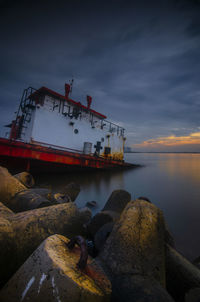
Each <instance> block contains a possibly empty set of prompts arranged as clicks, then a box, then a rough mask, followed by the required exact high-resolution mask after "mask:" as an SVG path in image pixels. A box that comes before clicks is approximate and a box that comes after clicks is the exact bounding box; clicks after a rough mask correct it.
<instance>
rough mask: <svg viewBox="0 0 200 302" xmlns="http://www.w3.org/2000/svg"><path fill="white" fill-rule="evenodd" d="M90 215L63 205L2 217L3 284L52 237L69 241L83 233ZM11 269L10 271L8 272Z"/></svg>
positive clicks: (0, 275) (0, 273)
mask: <svg viewBox="0 0 200 302" xmlns="http://www.w3.org/2000/svg"><path fill="white" fill-rule="evenodd" d="M90 217H91V212H90V211H88V210H87V209H86V210H85V211H79V210H78V209H77V207H76V205H75V204H74V203H72V202H71V203H66V204H60V205H55V206H50V207H45V208H41V209H36V210H32V211H26V212H21V213H18V214H13V215H10V216H7V217H6V218H5V216H4V217H0V221H1V225H0V245H1V246H3V247H5V248H6V251H5V249H4V248H3V249H0V267H1V270H0V280H1V283H2V284H3V283H4V282H5V281H7V279H8V278H9V277H10V276H11V275H12V274H13V273H14V272H15V271H16V269H18V268H19V266H20V265H21V264H23V262H24V261H25V260H26V259H27V257H29V256H30V255H31V253H32V252H33V251H34V250H35V249H36V248H37V247H38V245H39V244H40V243H41V242H42V241H43V240H44V239H45V238H47V237H48V236H50V235H53V234H61V235H65V236H67V237H69V238H71V237H72V236H75V235H78V234H83V233H84V228H83V225H84V224H85V223H87V222H88V220H89V219H90ZM8 266H9V269H8Z"/></svg>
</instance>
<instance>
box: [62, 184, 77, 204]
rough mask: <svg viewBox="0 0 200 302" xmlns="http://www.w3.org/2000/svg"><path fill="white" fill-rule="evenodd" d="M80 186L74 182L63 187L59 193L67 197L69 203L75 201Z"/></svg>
mask: <svg viewBox="0 0 200 302" xmlns="http://www.w3.org/2000/svg"><path fill="white" fill-rule="evenodd" d="M80 190H81V189H80V185H79V184H77V183H74V182H71V183H69V184H67V185H66V186H65V188H64V189H63V191H62V192H61V193H64V194H66V195H68V196H69V197H70V199H71V201H75V199H76V198H77V196H78V194H79V193H80Z"/></svg>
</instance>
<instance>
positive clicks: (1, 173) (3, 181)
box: [0, 167, 27, 208]
mask: <svg viewBox="0 0 200 302" xmlns="http://www.w3.org/2000/svg"><path fill="white" fill-rule="evenodd" d="M26 189H27V188H26V187H25V186H24V185H23V184H22V183H21V182H20V181H19V180H18V179H16V178H15V177H13V176H12V175H11V174H10V173H9V172H8V170H7V169H6V168H3V167H0V201H1V202H2V203H3V204H5V205H6V206H7V207H8V208H9V201H10V199H11V198H13V197H14V196H15V194H17V193H19V192H21V191H24V190H26Z"/></svg>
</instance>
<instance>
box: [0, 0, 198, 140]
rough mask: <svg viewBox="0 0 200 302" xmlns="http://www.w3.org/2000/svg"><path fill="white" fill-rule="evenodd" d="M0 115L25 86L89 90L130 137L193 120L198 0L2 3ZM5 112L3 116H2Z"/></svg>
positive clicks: (194, 123)
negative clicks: (71, 82)
mask: <svg viewBox="0 0 200 302" xmlns="http://www.w3.org/2000/svg"><path fill="white" fill-rule="evenodd" d="M0 5H1V10H0V11H1V18H0V35H1V41H2V43H1V48H0V68H1V73H0V83H1V84H0V87H1V102H0V109H1V114H0V119H1V126H2V125H3V124H6V123H7V122H9V120H10V119H11V118H12V117H11V116H12V112H13V111H14V110H15V108H17V105H18V101H19V99H20V95H21V93H22V90H23V88H26V86H33V87H35V88H39V87H40V86H47V87H49V88H51V89H54V90H56V91H58V92H60V93H63V90H64V89H63V88H64V83H65V82H66V81H68V80H70V79H71V78H72V77H74V78H75V85H74V89H73V97H74V98H77V99H78V100H80V101H82V102H85V95H86V94H91V95H92V96H93V99H94V102H93V104H94V105H93V106H94V107H95V109H96V110H98V111H100V112H102V113H105V114H107V115H108V118H109V119H112V120H113V121H115V122H121V123H123V125H124V126H125V127H126V128H127V133H128V143H134V142H137V143H138V142H140V141H143V140H145V139H150V138H152V137H155V136H163V135H169V134H171V133H175V134H177V133H179V135H182V134H185V133H186V132H188V133H189V132H190V131H197V130H198V127H199V126H200V125H199V118H198V112H199V106H200V103H199V97H200V92H199V79H200V74H199V73H200V71H199V70H200V68H199V67H200V66H199V62H200V53H199V48H200V37H199V28H200V23H199V20H200V18H199V15H200V11H199V9H200V6H199V1H186V0H185V1H175V0H167V1H166V0H159V1H156V0H155V1H145V0H142V1H121V0H115V1H78V0H75V1H57V2H54V1H1V2H0ZM6 113H7V114H6Z"/></svg>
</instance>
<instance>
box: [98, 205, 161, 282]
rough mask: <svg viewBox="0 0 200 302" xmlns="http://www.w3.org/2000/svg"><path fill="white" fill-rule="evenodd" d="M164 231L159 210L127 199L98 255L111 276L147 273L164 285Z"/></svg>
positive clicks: (145, 274) (146, 274)
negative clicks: (127, 201) (118, 218)
mask: <svg viewBox="0 0 200 302" xmlns="http://www.w3.org/2000/svg"><path fill="white" fill-rule="evenodd" d="M164 233H165V223H164V218H163V215H162V212H161V210H159V209H158V208H157V207H156V206H155V205H153V204H151V203H149V202H146V201H142V200H136V201H131V202H129V203H128V204H127V206H126V208H125V209H124V211H123V213H122V214H121V216H120V220H119V221H118V222H116V223H115V225H114V228H113V230H112V232H111V234H110V236H109V237H108V239H107V241H106V243H105V245H104V249H103V251H102V252H101V253H100V255H99V257H100V259H101V260H102V261H103V262H104V263H105V264H106V266H107V268H108V269H109V271H110V273H111V275H113V276H119V275H122V274H124V275H126V274H128V275H141V276H148V277H149V278H155V279H156V280H157V281H158V282H159V283H160V284H161V285H163V286H165V242H164V240H165V238H164Z"/></svg>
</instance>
